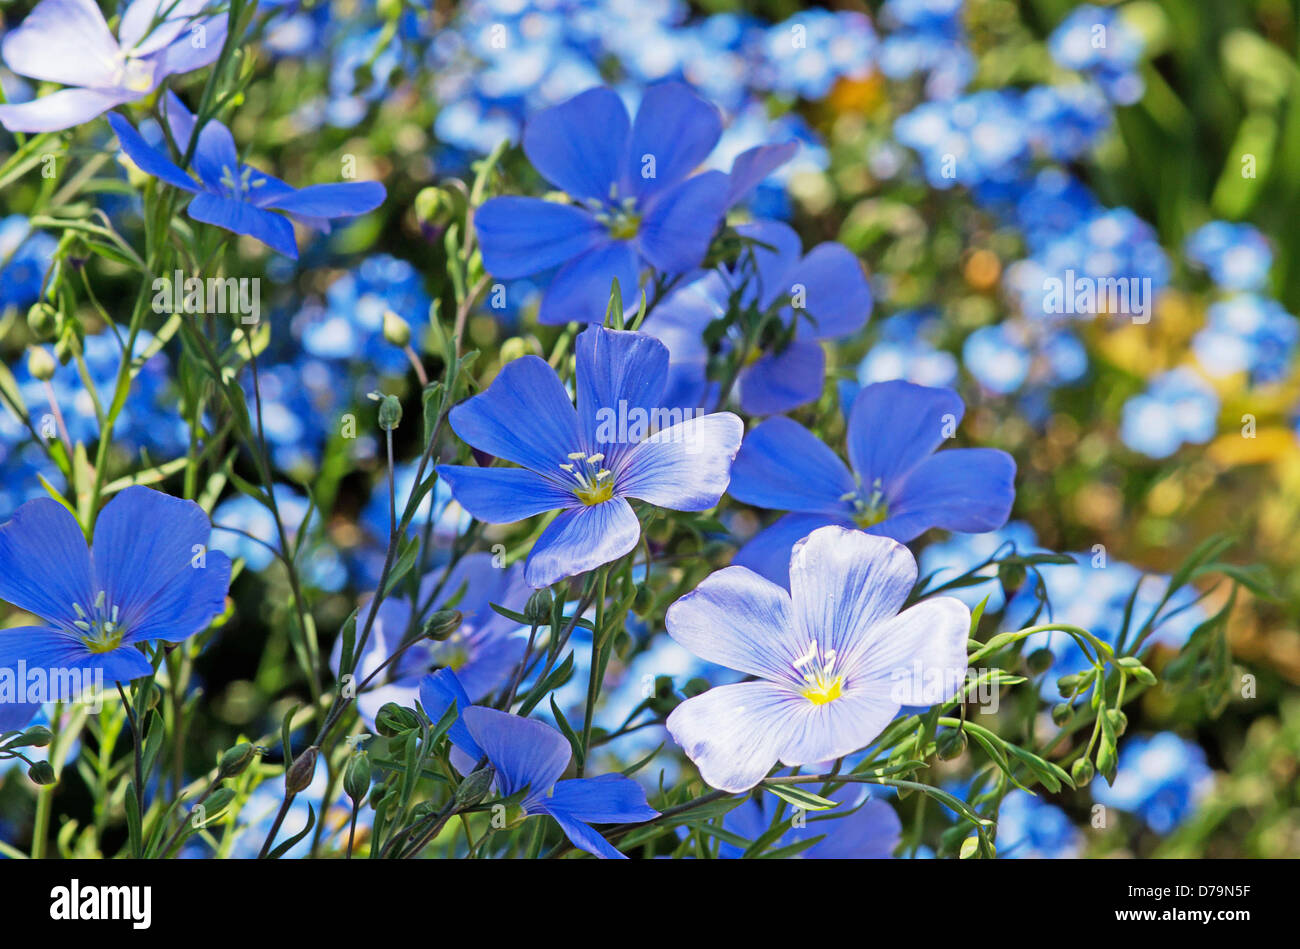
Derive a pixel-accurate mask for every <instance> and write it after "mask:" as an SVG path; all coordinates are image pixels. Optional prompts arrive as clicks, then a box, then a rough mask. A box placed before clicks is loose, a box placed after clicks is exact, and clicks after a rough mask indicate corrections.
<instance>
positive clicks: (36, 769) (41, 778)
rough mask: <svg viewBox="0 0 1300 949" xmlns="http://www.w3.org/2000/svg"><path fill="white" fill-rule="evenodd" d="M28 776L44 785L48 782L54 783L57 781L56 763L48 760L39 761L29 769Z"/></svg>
mask: <svg viewBox="0 0 1300 949" xmlns="http://www.w3.org/2000/svg"><path fill="white" fill-rule="evenodd" d="M27 777H29V778H31V779H32V781H34V782H35V783H36V784H39V785H41V786H42V787H44V786H45V785H47V784H53V783H54V781H55V778H54V765H52V764H50V763H49V762H48V761H38V762H36V764H34V765H32V766H31V767H30V768H28V769H27Z"/></svg>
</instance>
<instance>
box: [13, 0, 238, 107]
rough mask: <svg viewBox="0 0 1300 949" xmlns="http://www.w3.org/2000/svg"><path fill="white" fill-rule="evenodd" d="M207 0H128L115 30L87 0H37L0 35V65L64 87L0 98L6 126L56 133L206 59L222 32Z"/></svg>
mask: <svg viewBox="0 0 1300 949" xmlns="http://www.w3.org/2000/svg"><path fill="white" fill-rule="evenodd" d="M216 6H217V4H215V3H211V2H210V0H135V2H134V3H132V4H131V5H130V6H128V7H127V8H126V12H125V13H123V14H122V21H121V23H120V24H119V25H118V28H117V37H116V38H114V36H113V34H112V33H110V32H109V29H108V24H107V23H105V22H104V15H103V14H102V13H100V12H99V7H98V6H96V5H95V2H94V0H42V2H41V3H39V4H37V6H36V9H35V10H33V11H32V12H31V13H30V14H28V16H27V19H26V20H24V21H23V22H22V25H20V26H19V27H18V28H17V29H16V30H14V31H13V32H12V33H10V34H9V35H8V36H6V37H5V39H4V45H3V47H2V51H3V53H4V60H5V64H6V65H7V66H8V67H9V68H10V69H11V70H13V71H14V72H15V73H17V74H18V75H20V76H27V77H28V78H30V79H36V80H39V81H41V82H57V83H62V84H63V85H65V86H68V88H67V89H61V90H59V91H58V92H55V93H53V94H51V95H48V96H42V97H41V98H39V99H34V100H32V101H31V102H23V103H20V104H18V105H0V125H3V126H5V128H7V129H9V131H11V132H57V131H59V130H60V129H66V128H72V126H74V125H80V124H81V123H82V122H87V121H89V120H90V119H93V118H94V117H95V116H97V115H100V114H101V113H104V112H107V111H108V110H109V109H111V108H113V107H114V106H118V105H121V104H122V103H124V102H134V101H135V100H137V99H142V98H144V97H145V96H147V95H148V94H149V93H151V92H153V91H154V90H155V89H157V88H158V85H159V83H161V82H162V81H163V80H164V79H165V78H167V77H168V76H171V75H175V74H177V73H184V72H190V71H191V70H194V69H199V68H201V67H203V66H206V65H208V64H209V63H211V62H212V61H213V60H215V59H216V58H217V56H218V55H219V54H220V53H221V46H222V44H223V43H224V42H225V39H226V14H224V13H222V14H220V15H218V16H208V17H205V16H203V15H202V13H203V10H204V9H205V8H207V7H216Z"/></svg>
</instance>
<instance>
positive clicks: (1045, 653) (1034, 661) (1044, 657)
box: [1025, 648, 1056, 675]
mask: <svg viewBox="0 0 1300 949" xmlns="http://www.w3.org/2000/svg"><path fill="white" fill-rule="evenodd" d="M1055 661H1056V657H1055V656H1054V655H1052V650H1050V649H1047V648H1043V649H1035V650H1034V651H1033V652H1031V653H1030V654H1029V657H1028V658H1027V659H1026V660H1025V662H1026V663H1027V664H1028V665H1029V671H1030V673H1032V674H1033V675H1039V674H1040V673H1043V672H1046V671H1047V670H1048V669H1050V668H1052V663H1053V662H1055Z"/></svg>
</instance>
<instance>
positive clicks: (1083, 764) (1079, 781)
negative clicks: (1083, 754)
mask: <svg viewBox="0 0 1300 949" xmlns="http://www.w3.org/2000/svg"><path fill="white" fill-rule="evenodd" d="M1096 773H1097V769H1096V768H1094V767H1093V766H1092V762H1091V761H1089V760H1088V759H1087V758H1080V759H1079V760H1078V761H1076V762H1075V763H1074V764H1073V765H1072V766H1071V768H1070V780H1071V781H1073V782H1074V786H1075V787H1076V788H1081V787H1084V786H1085V785H1086V784H1088V782H1089V781H1091V780H1092V776H1093V775H1094V774H1096Z"/></svg>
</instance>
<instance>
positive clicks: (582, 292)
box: [537, 241, 641, 326]
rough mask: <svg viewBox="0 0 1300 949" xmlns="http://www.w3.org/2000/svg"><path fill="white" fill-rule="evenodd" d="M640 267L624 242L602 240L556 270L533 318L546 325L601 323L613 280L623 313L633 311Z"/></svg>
mask: <svg viewBox="0 0 1300 949" xmlns="http://www.w3.org/2000/svg"><path fill="white" fill-rule="evenodd" d="M640 269H641V268H640V266H639V264H638V262H637V259H636V254H635V252H633V250H632V245H631V244H629V243H628V242H627V241H605V242H603V243H597V244H595V245H594V246H593V247H592V248H591V249H590V250H587V251H585V252H583V253H582V254H579V255H578V256H577V257H575V258H573V259H572V260H570V261H569V262H568V263H567V264H565V265H564V266H563V267H561V268H560V271H559V273H557V274H556V275H555V278H554V279H553V280H552V281H551V284H550V286H548V287H547V288H546V290H545V292H544V293H543V294H542V305H541V307H540V309H539V310H538V313H537V319H538V321H539V322H541V323H545V324H546V325H548V326H559V325H562V324H564V323H569V322H575V323H595V324H600V323H602V322H604V320H605V311H606V310H608V309H609V298H610V294H611V293H612V292H613V288H614V281H615V280H617V281H618V293H619V297H620V298H621V299H622V300H623V313H624V315H630V314H632V313H634V312H636V310H637V307H638V305H639V301H640V299H641V297H640V289H639V288H640Z"/></svg>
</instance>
